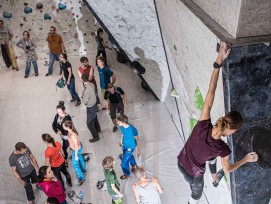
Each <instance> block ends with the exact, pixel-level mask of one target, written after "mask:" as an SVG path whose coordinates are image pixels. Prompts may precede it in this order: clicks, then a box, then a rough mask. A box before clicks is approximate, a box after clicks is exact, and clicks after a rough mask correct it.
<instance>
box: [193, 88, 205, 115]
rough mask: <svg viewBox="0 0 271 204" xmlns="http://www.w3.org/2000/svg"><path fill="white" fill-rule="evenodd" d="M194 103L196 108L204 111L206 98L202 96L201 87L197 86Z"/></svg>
mask: <svg viewBox="0 0 271 204" xmlns="http://www.w3.org/2000/svg"><path fill="white" fill-rule="evenodd" d="M194 105H195V107H196V109H198V110H199V111H202V109H203V105H204V100H203V97H202V95H201V92H200V90H199V87H197V88H196V90H195V92H194Z"/></svg>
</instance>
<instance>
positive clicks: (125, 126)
mask: <svg viewBox="0 0 271 204" xmlns="http://www.w3.org/2000/svg"><path fill="white" fill-rule="evenodd" d="M117 120H118V124H119V126H120V130H121V133H122V138H121V142H120V146H122V151H123V156H122V160H121V168H122V171H123V173H124V175H122V176H121V177H120V178H121V179H126V178H128V177H129V176H130V174H131V172H130V168H129V167H130V166H129V164H130V165H131V166H132V169H133V170H134V169H135V168H136V161H135V158H134V156H133V152H134V150H135V148H136V147H137V156H139V155H140V141H139V137H138V132H137V129H136V128H135V127H134V126H132V125H130V124H129V123H128V117H127V116H126V115H123V114H121V115H120V116H119V117H118V118H117Z"/></svg>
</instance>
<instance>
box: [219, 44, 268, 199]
mask: <svg viewBox="0 0 271 204" xmlns="http://www.w3.org/2000/svg"><path fill="white" fill-rule="evenodd" d="M223 78H224V90H225V105H226V109H227V111H230V110H237V111H239V112H240V113H241V114H242V116H243V118H244V124H243V126H242V128H241V129H240V130H238V131H237V132H236V133H235V134H233V136H232V138H231V140H230V144H231V145H232V150H233V154H232V155H234V157H233V158H232V160H234V161H238V160H241V159H242V158H243V157H244V156H245V155H246V154H247V153H249V152H252V151H255V152H256V153H257V154H258V156H259V160H258V162H256V163H247V164H245V165H243V166H242V167H240V168H239V169H237V170H236V171H234V172H233V173H232V174H231V180H232V182H231V189H232V200H233V203H236V204H248V203H249V204H259V203H260V204H268V203H269V201H270V198H271V188H270V186H271V179H270V174H271V120H270V119H271V105H270V104H271V96H270V87H271V46H270V45H269V44H257V45H248V46H242V47H236V48H233V49H232V52H231V55H230V57H229V60H228V63H227V64H225V66H224V69H223Z"/></svg>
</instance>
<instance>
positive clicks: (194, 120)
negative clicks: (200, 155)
mask: <svg viewBox="0 0 271 204" xmlns="http://www.w3.org/2000/svg"><path fill="white" fill-rule="evenodd" d="M197 122H198V120H196V119H195V118H189V130H190V133H191V132H192V130H193V128H194V127H195V125H196V124H197Z"/></svg>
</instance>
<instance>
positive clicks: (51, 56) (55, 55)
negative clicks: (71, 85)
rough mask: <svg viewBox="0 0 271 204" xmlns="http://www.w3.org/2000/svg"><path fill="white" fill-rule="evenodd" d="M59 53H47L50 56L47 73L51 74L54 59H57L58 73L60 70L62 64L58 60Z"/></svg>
mask: <svg viewBox="0 0 271 204" xmlns="http://www.w3.org/2000/svg"><path fill="white" fill-rule="evenodd" d="M59 55H60V54H52V53H50V54H49V56H50V61H49V68H48V73H49V74H52V73H53V65H54V61H55V60H58V61H59V66H60V73H61V72H62V64H61V62H60V59H59Z"/></svg>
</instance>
